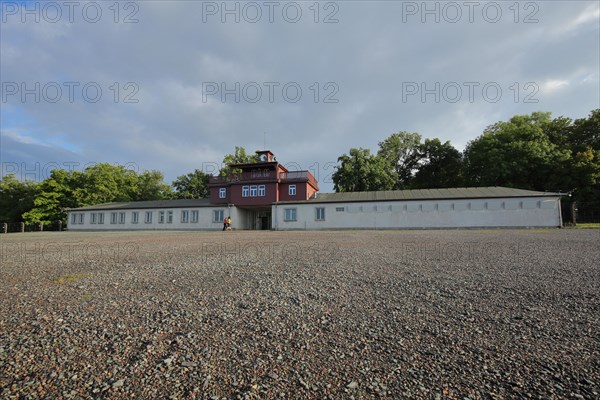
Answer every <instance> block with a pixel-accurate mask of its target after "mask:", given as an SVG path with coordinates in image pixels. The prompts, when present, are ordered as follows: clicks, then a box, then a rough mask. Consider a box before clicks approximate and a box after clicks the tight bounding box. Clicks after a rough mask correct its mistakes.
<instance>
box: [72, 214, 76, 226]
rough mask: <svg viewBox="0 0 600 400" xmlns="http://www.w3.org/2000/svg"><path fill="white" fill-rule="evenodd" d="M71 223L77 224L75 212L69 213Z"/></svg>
mask: <svg viewBox="0 0 600 400" xmlns="http://www.w3.org/2000/svg"><path fill="white" fill-rule="evenodd" d="M71 225H77V213H71Z"/></svg>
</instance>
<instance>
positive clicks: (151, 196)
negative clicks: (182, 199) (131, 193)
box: [135, 170, 173, 200]
mask: <svg viewBox="0 0 600 400" xmlns="http://www.w3.org/2000/svg"><path fill="white" fill-rule="evenodd" d="M137 180H138V183H137V193H136V194H135V200H165V199H172V198H173V190H172V189H171V186H169V185H167V184H166V183H165V182H164V175H163V173H162V172H160V171H155V170H152V171H144V172H142V173H141V174H139V175H138V177H137Z"/></svg>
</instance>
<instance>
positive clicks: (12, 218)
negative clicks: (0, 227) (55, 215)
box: [0, 174, 39, 222]
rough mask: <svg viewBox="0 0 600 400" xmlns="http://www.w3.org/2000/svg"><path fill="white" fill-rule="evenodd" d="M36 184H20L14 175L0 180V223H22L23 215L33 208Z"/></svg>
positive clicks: (36, 192)
mask: <svg viewBox="0 0 600 400" xmlns="http://www.w3.org/2000/svg"><path fill="white" fill-rule="evenodd" d="M38 192H39V187H38V184H37V183H35V182H32V181H29V180H27V181H25V182H21V181H19V180H18V179H17V178H15V176H14V174H8V175H5V176H4V177H2V178H0V222H22V221H23V213H25V212H27V211H29V210H31V209H32V208H33V205H34V204H33V201H34V199H35V197H36V196H37V194H38Z"/></svg>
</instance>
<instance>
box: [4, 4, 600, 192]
mask: <svg viewBox="0 0 600 400" xmlns="http://www.w3.org/2000/svg"><path fill="white" fill-rule="evenodd" d="M0 6H1V7H0V18H1V24H0V81H1V83H2V93H1V95H2V98H1V102H0V107H1V109H0V161H1V164H2V175H4V174H7V173H11V172H12V173H15V175H16V176H17V177H18V178H19V179H34V180H42V179H44V178H46V177H47V176H48V174H49V171H50V170H51V169H53V168H65V169H78V170H82V169H83V168H85V166H87V165H92V164H94V163H99V162H108V163H112V164H116V165H124V166H126V167H127V168H132V169H135V170H137V171H138V172H141V171H143V170H159V171H162V172H163V173H164V175H165V181H166V182H167V183H171V182H172V181H173V180H174V179H175V178H176V177H177V176H179V175H183V174H186V173H189V172H192V171H193V170H195V169H202V170H203V171H205V172H209V173H214V172H216V171H217V170H218V168H219V167H220V164H221V162H222V159H223V156H224V155H225V154H229V153H232V152H233V151H234V149H235V146H242V147H244V148H245V149H246V150H247V151H250V152H253V151H255V150H260V149H263V148H264V147H265V143H266V148H268V149H270V150H271V151H273V152H274V153H275V155H276V156H277V159H278V160H279V161H280V162H281V163H283V164H286V165H287V166H288V169H290V170H298V169H308V170H310V171H311V172H312V173H313V175H315V177H316V178H317V179H318V180H319V185H320V189H321V191H324V192H327V191H332V189H333V184H332V182H331V175H332V173H333V172H334V170H335V168H334V166H335V164H336V161H337V158H338V157H339V156H340V155H342V154H344V153H348V151H349V149H350V148H352V147H363V148H369V149H371V151H373V152H376V151H377V148H378V143H379V142H380V141H382V140H384V139H385V138H386V137H388V136H389V135H391V134H393V133H395V132H399V131H409V132H418V133H420V134H421V135H422V136H423V137H424V138H435V137H437V138H440V139H441V140H442V141H446V140H449V141H450V142H451V143H452V144H453V145H454V146H455V147H456V148H458V149H459V150H463V149H464V147H465V146H466V144H467V143H468V142H469V141H470V140H473V139H475V138H476V137H477V136H479V135H481V134H482V132H483V131H484V129H485V128H486V127H487V126H489V125H492V124H494V123H496V122H498V121H505V120H508V119H509V118H510V117H512V116H513V115H517V114H529V113H531V112H534V111H549V112H552V114H553V116H555V117H558V116H567V117H570V118H574V119H575V118H583V117H586V116H587V115H589V113H590V111H591V110H593V109H596V108H600V77H599V71H600V2H599V1H573V0H569V1H520V2H517V1H496V2H493V1H491V2H490V1H485V2H479V1H470V2H467V1H457V2H453V1H428V2H422V1H417V2H412V1H321V2H317V1H297V2H287V1H281V2H280V1H264V2H262V1H257V2H252V1H250V2H248V1H243V2H242V1H227V2H224V1H218V2H212V1H160V0H159V1H135V2H134V1H121V2H116V1H97V2H93V1H92V2H89V1H81V2H80V1H73V2H65V1H56V2H52V1H50V2H48V1H45V2H36V1H29V2H22V1H17V2H15V1H4V0H2V1H0Z"/></svg>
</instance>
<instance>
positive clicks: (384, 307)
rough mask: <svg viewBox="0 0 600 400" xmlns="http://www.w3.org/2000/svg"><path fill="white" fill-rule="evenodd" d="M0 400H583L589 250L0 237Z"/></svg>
mask: <svg viewBox="0 0 600 400" xmlns="http://www.w3.org/2000/svg"><path fill="white" fill-rule="evenodd" d="M0 249H1V251H2V253H1V254H0V256H1V267H0V398H2V399H36V398H44V399H54V398H55V399H63V398H64V399H69V398H71V399H87V398H102V399H124V398H144V399H164V398H167V399H169V398H172V399H189V398H198V399H204V398H207V399H212V398H215V399H238V398H240V399H258V398H260V399H275V398H281V399H288V398H294V399H324V398H325V399H326V398H330V399H351V398H354V399H366V398H388V399H405V398H406V399H411V398H414V399H461V400H463V399H513V398H519V399H520V398H534V399H598V398H600V395H599V393H600V335H599V334H598V332H599V331H600V329H599V328H600V327H599V318H600V262H599V260H600V230H593V229H590V230H570V229H561V230H559V229H550V230H432V231H348V232H248V231H246V232H221V231H219V232H212V233H209V232H129V233H123V232H121V233H117V232H112V233H111V232H107V233H92V232H86V233H76V232H60V233H58V232H48V233H32V234H9V235H1V236H0Z"/></svg>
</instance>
